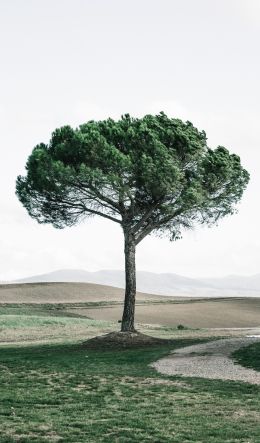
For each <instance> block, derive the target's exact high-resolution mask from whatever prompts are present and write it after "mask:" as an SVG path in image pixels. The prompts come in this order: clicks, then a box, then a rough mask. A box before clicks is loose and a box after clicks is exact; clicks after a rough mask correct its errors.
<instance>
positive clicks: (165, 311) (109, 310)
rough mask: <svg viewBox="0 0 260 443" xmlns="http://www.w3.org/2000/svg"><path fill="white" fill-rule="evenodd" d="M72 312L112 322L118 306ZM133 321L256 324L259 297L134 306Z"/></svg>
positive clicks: (194, 325)
mask: <svg viewBox="0 0 260 443" xmlns="http://www.w3.org/2000/svg"><path fill="white" fill-rule="evenodd" d="M71 312H72V310H71ZM74 312H75V311H74ZM76 312H77V313H80V314H81V315H82V314H85V315H86V316H87V317H89V318H93V319H96V320H110V321H116V320H118V319H120V318H121V316H122V306H111V307H100V308H98V309H96V308H91V309H77V310H76ZM136 321H137V322H138V323H143V324H145V323H149V324H153V325H154V324H158V325H164V326H170V327H176V326H178V325H179V324H182V325H185V326H188V327H191V328H247V327H248V328H249V327H258V326H260V299H258V298H257V299H256V298H251V299H250V298H249V299H224V300H223V299H214V300H212V301H209V300H196V301H192V300H189V302H188V303H187V301H184V302H183V303H182V302H177V303H166V302H165V303H161V304H152V303H149V304H146V305H137V307H136Z"/></svg>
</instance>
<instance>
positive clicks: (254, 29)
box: [0, 0, 260, 281]
mask: <svg viewBox="0 0 260 443" xmlns="http://www.w3.org/2000/svg"><path fill="white" fill-rule="evenodd" d="M259 42H260V1H259V0H182V1H179V0H178V1H177V0H160V1H159V0H157V1H154V0H0V45H1V51H0V56H1V69H0V80H1V81H0V85H1V86H0V125H1V130H0V149H1V161H0V281H1V280H8V279H15V278H19V277H24V276H29V275H33V274H40V273H44V272H49V271H53V270H56V269H61V268H77V269H86V270H89V271H95V270H99V269H123V266H124V258H123V236H122V233H121V231H120V227H119V226H118V225H116V224H113V223H112V222H110V221H105V220H102V219H99V218H93V219H92V220H89V221H86V222H85V223H84V224H81V225H79V226H77V227H73V228H66V229H64V230H56V229H54V228H53V227H52V226H51V225H39V224H38V223H37V222H36V221H34V220H32V219H31V218H30V217H29V215H28V214H27V212H26V211H25V209H24V208H23V207H22V205H21V204H20V202H19V201H18V199H17V198H16V196H15V194H14V192H15V180H16V176H17V175H19V174H23V173H24V165H25V163H26V160H27V157H28V155H29V154H30V153H31V151H32V149H33V147H34V146H35V145H36V144H38V143H39V142H45V143H47V142H48V141H49V138H50V135H51V133H52V131H53V130H54V129H55V128H57V127H60V126H63V125H65V124H70V125H72V126H73V127H76V126H78V125H80V124H82V123H83V122H85V121H87V120H89V119H102V118H107V117H113V118H119V117H120V116H121V115H122V114H124V113H130V114H131V115H133V116H143V115H145V114H147V113H158V112H160V111H164V112H165V113H167V114H168V116H169V117H177V118H181V119H183V120H190V121H192V122H193V124H194V125H195V126H197V127H198V128H199V129H204V130H205V131H206V133H207V136H208V143H209V146H210V147H212V148H214V147H216V146H217V145H223V146H225V147H227V148H228V149H229V150H230V151H231V152H235V153H237V154H239V155H240V156H241V161H242V164H243V166H245V167H246V168H247V169H248V170H249V172H250V174H251V181H250V184H249V186H248V189H247V191H246V192H245V194H244V196H243V199H242V203H241V204H240V205H239V207H238V209H239V213H238V214H237V215H234V216H232V217H229V218H226V219H224V220H222V221H221V222H220V223H219V226H218V227H214V228H211V229H208V228H201V227H198V228H197V229H196V230H195V231H192V232H185V233H184V235H183V239H182V240H179V241H177V242H175V243H171V242H169V241H168V240H167V239H158V238H154V237H151V236H150V237H148V238H146V239H145V240H144V241H143V242H142V243H141V244H140V245H139V246H138V248H137V267H138V269H139V270H147V271H153V272H173V273H178V274H182V275H186V276H190V277H207V276H223V275H228V274H240V275H250V274H255V273H259V272H260V268H259V263H260V260H259V259H260V236H259V215H260V210H259V189H260V154H259V145H260V143H259V142H260V135H259V120H260V80H259V79H260V55H259Z"/></svg>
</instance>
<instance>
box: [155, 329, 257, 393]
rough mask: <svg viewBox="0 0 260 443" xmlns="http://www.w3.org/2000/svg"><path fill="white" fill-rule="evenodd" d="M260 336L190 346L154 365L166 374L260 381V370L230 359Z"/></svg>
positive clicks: (178, 350)
mask: <svg viewBox="0 0 260 443" xmlns="http://www.w3.org/2000/svg"><path fill="white" fill-rule="evenodd" d="M259 341H260V335H259V336H253V337H242V338H227V339H221V340H215V341H211V342H209V343H204V344H199V345H193V346H187V347H185V348H180V349H177V350H175V351H173V352H172V354H170V355H169V356H167V357H165V358H162V359H160V360H158V361H156V362H154V363H153V364H152V365H151V366H152V367H154V368H155V369H156V370H157V371H159V372H161V373H162V374H167V375H183V376H185V377H203V378H212V379H222V380H235V381H243V382H247V383H252V384H260V372H258V371H254V370H253V369H247V368H244V367H243V366H241V365H239V364H235V362H234V361H233V360H232V359H231V358H230V355H231V354H232V353H233V352H234V351H236V350H237V349H239V348H242V347H244V346H249V345H250V344H252V343H255V342H259Z"/></svg>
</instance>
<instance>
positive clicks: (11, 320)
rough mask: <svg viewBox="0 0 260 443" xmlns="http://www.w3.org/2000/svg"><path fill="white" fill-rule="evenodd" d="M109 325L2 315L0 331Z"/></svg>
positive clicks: (52, 318) (81, 319)
mask: <svg viewBox="0 0 260 443" xmlns="http://www.w3.org/2000/svg"><path fill="white" fill-rule="evenodd" d="M106 323H107V324H109V322H105V321H101V320H100V321H97V320H91V319H87V318H84V319H83V318H71V317H52V316H46V315H45V316H38V315H32V314H31V315H25V314H24V315H14V314H11V315H10V314H9V315H1V316H0V329H1V328H5V329H20V328H26V329H27V328H35V327H37V328H46V327H47V328H51V327H54V326H65V327H66V326H70V325H74V326H85V327H88V326H97V327H98V326H99V327H102V326H103V325H104V324H106Z"/></svg>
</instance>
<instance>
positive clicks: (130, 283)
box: [121, 232, 136, 332]
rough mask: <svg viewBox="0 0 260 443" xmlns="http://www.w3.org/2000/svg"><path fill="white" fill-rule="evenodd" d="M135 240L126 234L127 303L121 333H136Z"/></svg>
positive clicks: (125, 303)
mask: <svg viewBox="0 0 260 443" xmlns="http://www.w3.org/2000/svg"><path fill="white" fill-rule="evenodd" d="M135 295H136V271H135V239H134V238H133V236H131V235H130V234H128V233H127V232H125V302H124V313H123V318H122V325H121V331H122V332H135V327H134V318H135Z"/></svg>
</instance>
